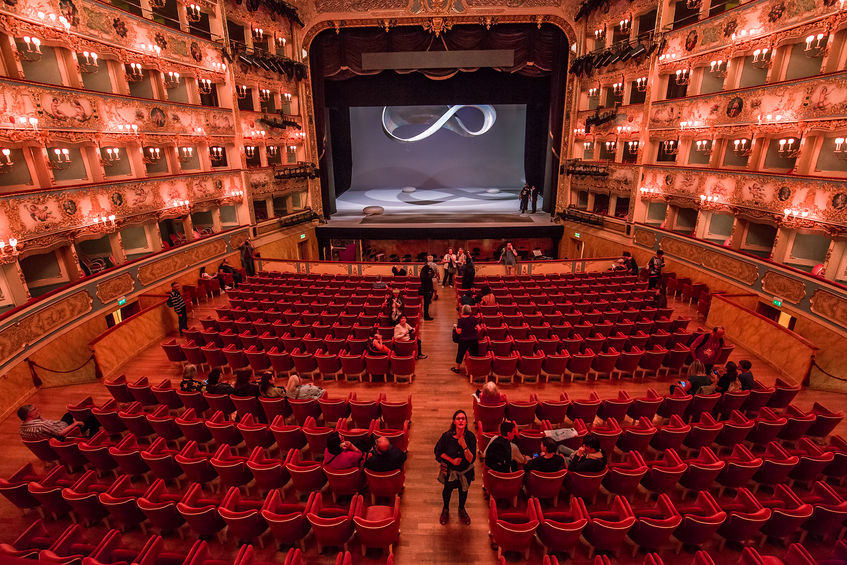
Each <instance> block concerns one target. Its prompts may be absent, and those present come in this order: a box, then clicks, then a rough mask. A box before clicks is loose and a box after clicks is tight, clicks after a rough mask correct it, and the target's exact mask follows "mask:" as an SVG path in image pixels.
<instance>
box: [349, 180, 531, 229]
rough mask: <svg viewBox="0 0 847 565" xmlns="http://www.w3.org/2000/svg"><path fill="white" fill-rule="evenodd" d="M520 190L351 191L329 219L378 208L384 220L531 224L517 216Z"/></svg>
mask: <svg viewBox="0 0 847 565" xmlns="http://www.w3.org/2000/svg"><path fill="white" fill-rule="evenodd" d="M520 190H521V189H520V187H518V188H514V187H512V188H489V187H468V188H415V187H406V188H404V187H399V186H398V187H396V188H372V189H355V188H351V189H349V190H347V191H346V192H345V193H344V194H342V195H341V196H339V197H338V198H337V199H336V201H335V206H336V210H337V212H336V213H335V214H333V218H335V217H349V216H363V215H364V214H363V212H362V210H363V209H364V208H365V207H367V206H381V207H382V208H383V209H384V211H385V212H384V215H385V216H396V215H403V216H418V215H430V214H434V215H439V216H441V215H444V216H451V215H453V214H461V215H464V216H469V215H477V214H478V215H480V217H481V218H486V217H489V216H492V215H494V216H497V217H498V218H497V219H496V220H494V221H505V222H509V221H515V222H521V223H525V222H527V221H531V220H528V219H527V218H526V217H523V218H522V217H521V216H520V215H519V208H520V201H519V199H518V194H519V193H520ZM541 206H542V200H541V199H540V198H539V199H538V210H541ZM501 216H502V217H501ZM374 221H376V222H377V223H379V220H378V218H374ZM448 221H450V220H448ZM480 221H483V220H480Z"/></svg>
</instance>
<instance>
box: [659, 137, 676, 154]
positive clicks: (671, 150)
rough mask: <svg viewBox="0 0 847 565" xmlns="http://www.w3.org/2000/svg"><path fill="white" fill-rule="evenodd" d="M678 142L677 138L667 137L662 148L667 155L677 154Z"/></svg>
mask: <svg viewBox="0 0 847 565" xmlns="http://www.w3.org/2000/svg"><path fill="white" fill-rule="evenodd" d="M677 146H678V143H677V141H676V140H675V139H666V140H665V141H663V142H662V149H663V150H664V152H665V155H676V152H677V149H678V147H677Z"/></svg>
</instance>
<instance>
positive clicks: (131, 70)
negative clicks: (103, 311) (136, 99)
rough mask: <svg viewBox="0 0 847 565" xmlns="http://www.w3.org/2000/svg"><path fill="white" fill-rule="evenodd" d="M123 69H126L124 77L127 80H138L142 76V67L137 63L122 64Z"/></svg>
mask: <svg viewBox="0 0 847 565" xmlns="http://www.w3.org/2000/svg"><path fill="white" fill-rule="evenodd" d="M124 69H125V70H126V79H127V80H128V81H129V82H138V81H140V80H141V79H143V78H144V69H142V68H141V65H140V64H139V63H130V64H129V65H124Z"/></svg>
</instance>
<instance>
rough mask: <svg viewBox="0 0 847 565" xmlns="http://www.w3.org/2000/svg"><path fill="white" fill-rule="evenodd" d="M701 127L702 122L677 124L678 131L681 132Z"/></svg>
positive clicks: (686, 121) (688, 121)
mask: <svg viewBox="0 0 847 565" xmlns="http://www.w3.org/2000/svg"><path fill="white" fill-rule="evenodd" d="M701 127H703V120H683V121H681V122H679V129H681V130H686V129H691V128H701Z"/></svg>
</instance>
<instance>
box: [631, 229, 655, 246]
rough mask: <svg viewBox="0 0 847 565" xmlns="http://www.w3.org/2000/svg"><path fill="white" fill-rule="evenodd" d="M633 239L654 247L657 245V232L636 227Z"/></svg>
mask: <svg viewBox="0 0 847 565" xmlns="http://www.w3.org/2000/svg"><path fill="white" fill-rule="evenodd" d="M632 239H633V241H634V242H635V243H637V244H638V245H643V246H644V247H648V248H650V249H653V248H655V247H656V234H655V233H654V232H651V231H648V230H643V229H638V228H636V230H635V233H634V234H633V236H632Z"/></svg>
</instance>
